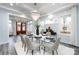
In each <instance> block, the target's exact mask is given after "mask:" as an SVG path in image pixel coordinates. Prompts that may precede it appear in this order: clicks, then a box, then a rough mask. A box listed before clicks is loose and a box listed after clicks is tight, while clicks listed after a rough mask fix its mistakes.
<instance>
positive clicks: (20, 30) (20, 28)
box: [16, 22, 26, 35]
mask: <svg viewBox="0 0 79 59" xmlns="http://www.w3.org/2000/svg"><path fill="white" fill-rule="evenodd" d="M16 33H17V35H19V34H26V23H25V22H16Z"/></svg>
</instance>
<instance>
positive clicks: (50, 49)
mask: <svg viewBox="0 0 79 59" xmlns="http://www.w3.org/2000/svg"><path fill="white" fill-rule="evenodd" d="M59 43H60V38H58V40H56V42H55V43H54V44H52V46H50V45H47V44H46V45H45V44H44V51H47V52H50V53H51V52H52V54H54V51H56V53H57V54H58V52H57V49H58V46H59Z"/></svg>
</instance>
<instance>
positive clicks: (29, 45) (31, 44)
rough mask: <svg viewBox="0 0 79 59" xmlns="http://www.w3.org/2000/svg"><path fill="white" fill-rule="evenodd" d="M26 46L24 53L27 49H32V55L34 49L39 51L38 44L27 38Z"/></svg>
mask: <svg viewBox="0 0 79 59" xmlns="http://www.w3.org/2000/svg"><path fill="white" fill-rule="evenodd" d="M26 47H27V51H26V54H27V53H28V51H29V50H31V51H32V55H33V54H34V51H36V50H37V51H40V45H39V44H36V43H34V42H31V41H30V40H29V39H26Z"/></svg>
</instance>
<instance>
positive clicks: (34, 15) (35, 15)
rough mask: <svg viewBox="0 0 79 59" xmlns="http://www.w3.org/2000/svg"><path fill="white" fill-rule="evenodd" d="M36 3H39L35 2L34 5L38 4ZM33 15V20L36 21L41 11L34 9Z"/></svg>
mask: <svg viewBox="0 0 79 59" xmlns="http://www.w3.org/2000/svg"><path fill="white" fill-rule="evenodd" d="M36 5H37V3H34V6H36ZM31 17H32V19H33V20H35V21H36V20H38V19H39V17H40V13H38V11H37V10H33V11H32V12H31Z"/></svg>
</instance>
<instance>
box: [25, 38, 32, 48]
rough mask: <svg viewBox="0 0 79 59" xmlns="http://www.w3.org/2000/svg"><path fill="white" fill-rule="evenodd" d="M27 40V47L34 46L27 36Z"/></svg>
mask: <svg viewBox="0 0 79 59" xmlns="http://www.w3.org/2000/svg"><path fill="white" fill-rule="evenodd" d="M25 42H26V46H27V49H30V48H31V47H32V44H31V41H30V40H29V39H27V38H26V40H25Z"/></svg>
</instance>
